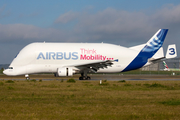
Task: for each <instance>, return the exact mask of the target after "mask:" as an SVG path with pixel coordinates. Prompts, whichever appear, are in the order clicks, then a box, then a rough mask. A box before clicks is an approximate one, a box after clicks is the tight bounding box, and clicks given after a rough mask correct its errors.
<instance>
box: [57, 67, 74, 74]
mask: <svg viewBox="0 0 180 120" xmlns="http://www.w3.org/2000/svg"><path fill="white" fill-rule="evenodd" d="M74 73H75V71H74V70H73V69H72V68H66V67H63V68H58V69H57V76H72V75H73V74H74Z"/></svg>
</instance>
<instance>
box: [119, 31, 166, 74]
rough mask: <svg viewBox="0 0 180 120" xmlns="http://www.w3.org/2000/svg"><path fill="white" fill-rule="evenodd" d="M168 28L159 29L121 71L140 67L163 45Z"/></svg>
mask: <svg viewBox="0 0 180 120" xmlns="http://www.w3.org/2000/svg"><path fill="white" fill-rule="evenodd" d="M167 32H168V29H161V30H159V31H158V32H157V33H156V34H155V35H154V36H153V37H152V38H151V39H150V40H149V41H148V42H147V43H146V45H145V47H144V48H143V49H142V50H141V51H140V52H139V54H138V55H137V56H136V58H135V59H134V60H133V61H132V62H131V63H130V64H129V65H128V66H127V67H126V68H125V69H124V70H123V71H122V72H125V71H129V70H134V69H138V68H141V67H142V66H144V65H145V64H146V63H147V62H148V59H149V58H151V57H152V56H153V55H154V54H155V53H156V52H157V51H158V50H159V49H160V48H161V47H162V45H163V42H164V39H165V37H166V34H167Z"/></svg>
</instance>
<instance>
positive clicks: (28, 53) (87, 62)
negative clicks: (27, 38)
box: [3, 29, 176, 80]
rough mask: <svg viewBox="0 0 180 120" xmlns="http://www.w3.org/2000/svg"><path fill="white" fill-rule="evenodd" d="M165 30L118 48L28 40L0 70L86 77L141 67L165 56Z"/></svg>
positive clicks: (170, 50)
mask: <svg viewBox="0 0 180 120" xmlns="http://www.w3.org/2000/svg"><path fill="white" fill-rule="evenodd" d="M167 32H168V29H160V30H158V31H157V32H156V33H155V34H154V36H153V37H152V38H151V39H150V40H149V41H148V42H147V43H146V44H142V45H138V46H134V47H130V48H127V47H122V46H119V45H113V44H105V43H45V42H44V43H31V44H29V45H27V46H25V47H24V48H23V49H22V50H21V51H20V52H19V54H18V55H17V56H16V57H15V58H14V60H13V61H12V63H11V64H10V66H9V68H8V69H6V70H4V71H3V73H4V74H6V75H8V76H17V75H25V77H26V78H28V77H29V74H35V73H54V74H55V76H72V75H73V74H75V73H81V76H80V77H79V80H83V79H90V77H89V76H87V73H89V72H94V73H117V72H125V71H130V70H134V69H138V68H141V67H143V66H146V65H149V64H151V63H153V62H154V61H156V60H159V59H162V58H165V57H164V53H163V48H162V45H163V42H164V39H165V37H166V34H167ZM167 52H168V58H172V57H176V48H175V47H172V48H168V51H167Z"/></svg>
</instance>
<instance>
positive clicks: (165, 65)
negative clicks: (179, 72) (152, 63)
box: [163, 61, 169, 69]
mask: <svg viewBox="0 0 180 120" xmlns="http://www.w3.org/2000/svg"><path fill="white" fill-rule="evenodd" d="M163 64H164V67H165V68H166V69H169V68H168V66H167V64H166V62H165V61H163Z"/></svg>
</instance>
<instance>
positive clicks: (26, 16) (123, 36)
mask: <svg viewBox="0 0 180 120" xmlns="http://www.w3.org/2000/svg"><path fill="white" fill-rule="evenodd" d="M160 28H166V29H169V32H168V34H167V37H166V40H165V42H164V49H167V45H168V44H174V43H175V44H176V45H177V50H178V52H179V51H180V48H179V43H180V39H179V38H180V37H179V35H180V0H151V1H150V0H149V1H146V0H54V2H53V1H52V0H1V1H0V54H1V58H0V64H10V63H11V61H12V60H13V58H14V57H15V56H16V54H17V53H18V52H19V51H20V50H21V49H22V48H23V47H24V46H26V45H27V44H29V43H32V42H44V41H46V42H87V43H100V42H104V43H112V44H118V45H121V46H125V47H131V46H135V45H139V44H143V43H146V42H147V41H148V40H149V39H150V38H151V37H152V35H154V33H155V32H156V31H157V30H158V29H160ZM116 52H117V51H116ZM178 57H179V54H178Z"/></svg>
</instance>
